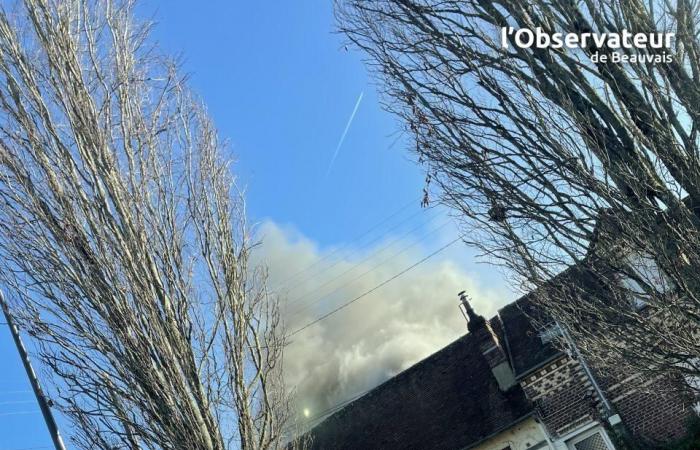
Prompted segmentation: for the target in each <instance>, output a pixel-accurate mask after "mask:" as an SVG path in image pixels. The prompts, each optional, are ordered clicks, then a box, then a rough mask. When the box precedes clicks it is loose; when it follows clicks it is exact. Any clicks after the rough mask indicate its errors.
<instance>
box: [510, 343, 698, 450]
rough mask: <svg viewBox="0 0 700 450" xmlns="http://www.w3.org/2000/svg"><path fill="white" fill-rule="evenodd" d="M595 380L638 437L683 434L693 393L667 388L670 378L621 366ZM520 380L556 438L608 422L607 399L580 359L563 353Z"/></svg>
mask: <svg viewBox="0 0 700 450" xmlns="http://www.w3.org/2000/svg"><path fill="white" fill-rule="evenodd" d="M596 382H597V383H598V384H599V386H600V388H601V389H602V390H603V394H604V395H605V397H606V399H607V400H608V401H609V402H610V403H611V404H612V407H613V410H614V411H613V413H618V414H619V415H620V417H621V418H622V422H623V424H624V427H625V429H626V431H627V432H628V433H629V434H630V435H632V437H633V438H634V439H635V440H639V441H642V440H643V441H650V442H669V441H672V440H675V439H678V438H680V437H682V436H683V434H684V432H685V426H686V423H687V421H688V419H689V418H690V416H691V415H692V414H693V411H692V408H691V405H692V403H691V399H690V397H689V396H684V395H682V394H679V393H678V392H677V390H669V389H668V387H669V383H670V380H668V379H663V378H657V379H656V380H654V381H652V382H649V381H644V380H643V379H642V377H641V376H640V375H634V374H633V375H629V374H627V373H625V372H623V371H618V372H617V373H614V374H609V375H608V376H607V377H601V376H596ZM520 383H521V385H522V386H523V390H524V392H525V395H526V396H527V397H528V399H529V400H530V401H532V402H533V403H534V404H535V405H536V406H537V409H538V413H539V415H540V417H541V418H542V421H543V422H544V424H545V425H546V426H547V429H548V430H549V431H550V433H551V434H552V435H553V436H554V437H559V436H562V435H565V434H566V433H568V432H569V431H571V430H573V429H575V428H577V427H578V426H580V425H581V424H584V423H587V422H590V421H593V420H595V421H600V422H603V417H604V408H603V402H602V400H601V399H600V397H599V395H598V394H597V392H596V390H595V388H594V386H593V384H592V383H591V381H590V378H589V377H588V376H587V375H586V372H585V371H584V369H583V366H582V365H581V364H580V362H579V361H577V360H575V359H572V358H570V357H568V356H566V355H562V357H561V358H559V359H557V360H555V361H553V362H551V363H550V364H547V365H546V366H544V367H542V368H540V369H538V370H537V371H535V372H534V373H532V374H530V375H528V376H526V377H525V378H523V379H522V380H521V382H520Z"/></svg>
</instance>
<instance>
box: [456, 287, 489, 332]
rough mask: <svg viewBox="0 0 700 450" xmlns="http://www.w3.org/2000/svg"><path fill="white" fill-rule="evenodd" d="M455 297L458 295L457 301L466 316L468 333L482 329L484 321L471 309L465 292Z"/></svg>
mask: <svg viewBox="0 0 700 450" xmlns="http://www.w3.org/2000/svg"><path fill="white" fill-rule="evenodd" d="M457 295H459V301H460V304H461V305H462V308H463V309H462V310H463V311H464V312H465V313H466V316H467V320H468V323H467V329H468V330H469V332H470V333H473V332H474V330H476V329H478V328H480V327H482V326H483V325H484V324H485V323H486V319H484V317H483V316H481V315H479V314H477V313H476V312H475V311H474V308H472V305H471V304H470V303H469V300H470V298H469V296H468V295H467V293H466V291H462V292H460V293H459V294H457Z"/></svg>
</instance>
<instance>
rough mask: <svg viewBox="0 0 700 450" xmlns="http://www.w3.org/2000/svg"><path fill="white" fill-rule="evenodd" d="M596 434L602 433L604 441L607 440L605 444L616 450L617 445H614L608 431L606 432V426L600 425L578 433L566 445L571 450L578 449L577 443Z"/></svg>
mask: <svg viewBox="0 0 700 450" xmlns="http://www.w3.org/2000/svg"><path fill="white" fill-rule="evenodd" d="M594 434H600V435H601V437H602V438H603V441H604V442H605V445H607V446H608V449H610V450H615V446H614V445H613V443H612V441H611V440H610V437H609V436H608V433H606V432H605V428H603V427H601V426H600V425H598V426H594V427H592V428H589V429H587V430H586V431H584V432H583V433H581V434H577V435H576V436H574V437H572V438H570V439H569V440H567V441H566V447H567V448H568V449H569V450H576V447H575V445H576V444H578V443H579V442H581V441H583V440H585V439H588V438H589V437H591V436H593V435H594Z"/></svg>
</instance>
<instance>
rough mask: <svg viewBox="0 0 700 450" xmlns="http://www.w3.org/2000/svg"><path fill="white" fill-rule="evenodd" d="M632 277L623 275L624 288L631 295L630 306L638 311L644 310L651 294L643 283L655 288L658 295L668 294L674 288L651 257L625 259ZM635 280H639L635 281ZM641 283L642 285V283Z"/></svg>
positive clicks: (630, 256)
mask: <svg viewBox="0 0 700 450" xmlns="http://www.w3.org/2000/svg"><path fill="white" fill-rule="evenodd" d="M625 265H626V266H627V270H629V271H631V272H630V276H626V275H624V274H623V275H622V279H621V283H622V286H623V287H624V288H625V289H626V290H627V291H629V293H630V304H631V306H632V307H633V308H634V309H635V310H636V311H639V310H641V309H644V307H645V306H646V305H647V297H648V296H649V293H648V291H647V290H645V288H644V287H643V285H642V283H644V284H646V285H648V286H649V287H651V288H653V289H654V290H655V291H656V292H657V293H658V294H666V293H667V292H669V291H671V290H672V288H673V285H672V282H671V281H670V280H669V279H668V277H666V276H665V275H664V273H663V272H662V270H661V269H660V268H659V266H658V264H656V261H654V258H652V257H651V256H649V255H639V254H634V255H629V256H628V257H627V258H625ZM635 278H638V280H639V281H638V280H637V279H635ZM640 281H641V282H642V283H640Z"/></svg>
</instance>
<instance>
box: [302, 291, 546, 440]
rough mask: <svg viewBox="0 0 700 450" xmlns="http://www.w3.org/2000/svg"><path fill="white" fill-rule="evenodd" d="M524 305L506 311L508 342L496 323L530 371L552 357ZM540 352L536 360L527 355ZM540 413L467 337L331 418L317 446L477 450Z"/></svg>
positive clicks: (316, 432) (320, 428) (496, 322)
mask: <svg viewBox="0 0 700 450" xmlns="http://www.w3.org/2000/svg"><path fill="white" fill-rule="evenodd" d="M520 303H521V301H518V302H516V304H512V305H509V306H508V307H506V308H504V309H503V310H502V312H503V314H504V317H505V320H504V323H505V325H506V328H507V329H508V328H511V327H512V330H509V331H508V332H507V336H508V339H503V338H504V337H505V336H504V334H503V324H502V322H501V319H500V318H499V317H498V316H496V317H494V318H493V319H491V320H490V323H491V326H492V327H493V329H494V330H495V332H496V333H497V334H498V335H499V337H500V338H501V341H502V342H507V345H508V346H510V347H511V353H513V354H514V355H515V356H516V358H515V360H516V361H517V363H518V365H519V367H525V365H527V364H530V363H531V362H532V361H538V360H539V359H541V358H548V357H549V356H551V355H550V353H551V352H550V350H548V349H536V348H535V347H536V345H535V341H533V340H532V339H529V337H528V335H527V333H528V332H532V331H533V330H532V329H531V328H528V326H527V319H526V318H525V316H524V315H523V313H522V312H521V311H520V310H519V308H518V306H517V304H520ZM531 334H533V333H531ZM535 339H537V341H538V342H539V339H538V338H537V336H536V335H535ZM545 347H546V346H545ZM533 349H534V350H535V351H534V352H533V353H532V355H533V357H532V358H524V357H521V356H520V353H521V352H526V351H532V350H533ZM532 411H533V408H532V406H531V404H530V403H529V402H528V401H527V399H526V398H525V394H524V393H523V391H522V389H521V387H520V386H519V385H518V384H516V385H515V386H513V387H512V388H510V389H509V390H508V391H506V392H502V391H501V390H500V389H499V387H498V383H497V382H496V379H495V378H494V376H493V375H492V373H491V370H490V368H489V366H488V365H487V362H486V360H485V359H484V357H483V356H482V354H481V352H480V351H479V348H478V346H477V343H476V341H475V339H472V335H471V334H466V335H464V336H462V337H461V338H459V339H457V340H456V341H454V342H452V343H451V344H449V345H448V346H447V347H445V348H443V349H442V350H439V351H438V352H436V353H434V354H433V355H431V356H429V357H428V358H426V359H424V360H422V361H420V362H419V363H417V364H415V365H414V366H412V367H410V368H409V369H407V370H405V371H404V372H402V373H400V374H398V375H397V376H395V377H394V378H391V379H390V380H388V381H386V382H385V383H383V384H381V385H379V386H378V387H376V388H374V389H373V390H371V391H370V392H369V393H367V394H365V395H364V396H363V397H361V398H359V399H357V400H355V401H353V402H352V403H350V404H348V405H347V406H345V407H344V408H343V409H341V410H340V411H338V412H336V413H335V414H333V415H331V416H329V417H328V418H327V419H325V420H324V421H323V422H321V423H320V424H319V425H317V426H316V427H314V428H313V429H312V430H311V432H310V434H311V435H312V436H313V444H312V448H314V449H324V450H342V449H360V448H361V449H383V450H392V449H405V450H410V449H426V448H430V449H435V450H441V449H445V450H455V449H464V448H468V447H471V446H472V445H474V444H476V443H478V442H479V441H482V440H484V439H486V438H488V437H490V436H492V435H493V434H495V433H497V432H499V431H501V430H502V429H505V428H508V427H509V426H511V425H513V424H514V423H516V422H518V421H520V420H521V419H523V418H524V417H526V416H528V415H529V414H531V413H532Z"/></svg>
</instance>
